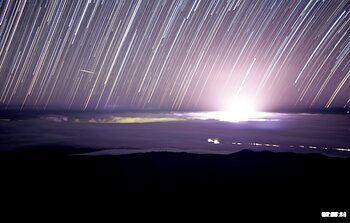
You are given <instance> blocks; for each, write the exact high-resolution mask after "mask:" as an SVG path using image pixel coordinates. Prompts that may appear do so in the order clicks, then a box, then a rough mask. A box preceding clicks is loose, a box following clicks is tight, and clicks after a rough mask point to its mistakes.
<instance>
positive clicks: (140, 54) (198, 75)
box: [0, 0, 350, 111]
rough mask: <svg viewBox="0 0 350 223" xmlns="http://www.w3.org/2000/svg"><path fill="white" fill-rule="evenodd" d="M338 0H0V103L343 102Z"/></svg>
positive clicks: (348, 67)
mask: <svg viewBox="0 0 350 223" xmlns="http://www.w3.org/2000/svg"><path fill="white" fill-rule="evenodd" d="M349 76H350V1H340V0H324V1H306V0H303V1H296V0H295V1H281V0H276V1H272V0H271V1H270V0H269V1H265V0H264V1H258V0H225V1H214V0H210V1H209V0H208V1H207V0H182V1H180V0H179V1H173V0H167V1H165V0H163V1H162V0H144V1H131V0H121V1H112V0H104V1H103V0H95V1H93V0H83V1H81V0H79V1H78V0H77V1H73V0H57V1H54V0H52V1H38V0H32V1H25V0H21V1H7V0H5V1H3V0H0V105H2V107H8V108H10V107H13V106H18V107H19V108H23V109H26V108H37V109H50V108H62V109H71V110H73V109H74V110H99V111H101V110H111V109H112V110H113V109H116V110H118V109H136V110H142V109H151V110H152V109H154V110H159V109H160V110H184V109H194V110H197V109H198V110H201V109H214V110H216V109H217V110H220V109H223V108H224V107H225V106H226V105H227V104H228V103H230V101H232V100H235V99H240V100H250V101H253V102H254V103H255V106H256V107H257V108H260V109H275V108H290V109H293V108H301V109H309V108H337V107H347V106H350V90H349V89H350V78H349Z"/></svg>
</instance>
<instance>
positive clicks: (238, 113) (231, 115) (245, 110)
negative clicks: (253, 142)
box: [224, 99, 256, 122]
mask: <svg viewBox="0 0 350 223" xmlns="http://www.w3.org/2000/svg"><path fill="white" fill-rule="evenodd" d="M255 116H256V111H255V108H254V106H253V103H252V102H251V101H249V100H247V99H245V100H234V101H233V102H232V103H231V104H230V105H229V106H228V108H227V109H226V110H225V111H224V118H225V119H226V120H227V121H232V122H241V121H248V120H249V118H252V117H255Z"/></svg>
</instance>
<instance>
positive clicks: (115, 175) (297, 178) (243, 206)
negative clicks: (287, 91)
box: [0, 148, 350, 222]
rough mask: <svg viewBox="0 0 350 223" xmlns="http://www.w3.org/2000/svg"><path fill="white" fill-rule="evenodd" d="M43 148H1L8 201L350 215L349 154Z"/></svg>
mask: <svg viewBox="0 0 350 223" xmlns="http://www.w3.org/2000/svg"><path fill="white" fill-rule="evenodd" d="M45 151H47V150H45V149H32V150H25V151H23V152H2V153H1V154H0V174H1V191H0V192H1V197H2V202H3V203H4V202H6V203H5V204H6V206H7V207H14V208H16V209H17V208H19V207H32V206H33V205H37V204H40V205H41V206H44V207H45V208H48V209H50V207H52V205H59V206H61V208H67V207H73V208H78V207H84V208H87V209H86V210H89V209H90V208H91V209H94V208H95V207H101V206H103V207H104V206H106V207H108V209H111V210H113V212H115V213H116V214H117V215H118V213H122V212H123V211H124V210H128V211H130V210H131V211H133V212H134V213H135V215H137V214H136V213H137V211H138V210H145V209H146V210H150V212H149V213H151V215H152V214H155V215H157V213H164V212H166V213H172V214H174V215H178V214H180V213H183V211H186V212H189V213H192V214H193V213H198V214H199V215H200V216H203V215H206V214H209V213H218V212H214V211H219V215H223V214H224V215H227V216H230V217H235V216H237V215H243V216H246V217H248V218H249V217H252V216H255V217H256V216H261V217H262V218H263V217H273V216H276V215H277V216H284V217H286V218H295V219H299V220H301V221H302V220H303V219H304V218H305V217H306V216H308V217H310V218H313V219H314V220H315V221H317V222H318V221H321V220H323V219H321V212H322V211H348V212H347V213H348V214H349V209H347V208H348V207H349V203H350V200H349V195H348V190H349V188H350V181H349V170H350V160H349V159H348V158H331V157H326V156H323V155H318V154H293V153H272V152H252V151H248V150H243V151H241V152H238V153H235V154H231V155H208V154H206V155H198V154H187V153H166V152H157V153H156V152H154V153H138V154H131V155H115V156H89V155H72V154H71V152H72V151H71V149H70V148H60V149H57V150H56V149H51V150H50V151H52V152H50V153H47V152H45ZM89 151H91V150H89ZM74 152H75V153H76V152H79V153H81V152H84V150H79V151H77V150H76V149H74ZM40 210H41V209H40ZM57 210H61V209H57ZM195 210H199V211H197V212H196V211H195ZM59 212H60V211H59ZM346 220H348V217H347V219H346Z"/></svg>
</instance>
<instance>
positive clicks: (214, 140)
mask: <svg viewBox="0 0 350 223" xmlns="http://www.w3.org/2000/svg"><path fill="white" fill-rule="evenodd" d="M208 142H209V143H214V144H216V145H217V144H220V139H219V138H208Z"/></svg>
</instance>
